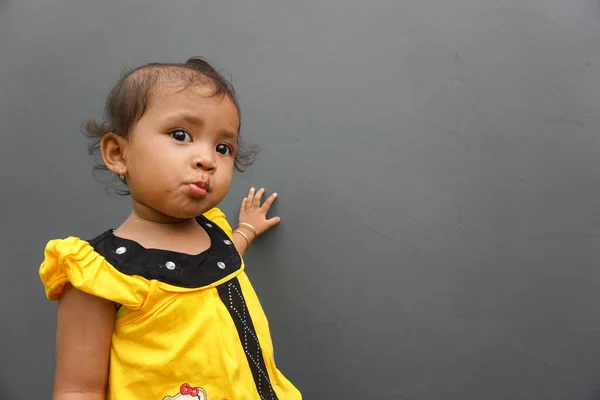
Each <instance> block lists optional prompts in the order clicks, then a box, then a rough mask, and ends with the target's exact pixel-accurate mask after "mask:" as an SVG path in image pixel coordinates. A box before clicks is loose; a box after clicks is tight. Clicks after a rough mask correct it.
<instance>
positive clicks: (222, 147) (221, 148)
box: [217, 144, 231, 156]
mask: <svg viewBox="0 0 600 400" xmlns="http://www.w3.org/2000/svg"><path fill="white" fill-rule="evenodd" d="M217 152H218V153H221V154H223V155H226V156H228V155H230V154H231V147H230V146H228V145H226V144H219V145H217Z"/></svg>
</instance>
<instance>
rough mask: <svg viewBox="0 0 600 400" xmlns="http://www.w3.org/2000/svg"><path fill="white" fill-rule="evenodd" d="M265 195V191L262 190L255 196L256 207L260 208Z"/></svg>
mask: <svg viewBox="0 0 600 400" xmlns="http://www.w3.org/2000/svg"><path fill="white" fill-rule="evenodd" d="M264 193H265V189H260V190H259V191H258V192H256V196H254V207H256V208H259V207H260V199H262V196H263V194H264Z"/></svg>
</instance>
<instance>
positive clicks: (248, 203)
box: [246, 188, 254, 208]
mask: <svg viewBox="0 0 600 400" xmlns="http://www.w3.org/2000/svg"><path fill="white" fill-rule="evenodd" d="M253 202H254V188H250V191H249V192H248V202H247V203H246V205H247V207H248V208H250V207H251V206H252V203H253Z"/></svg>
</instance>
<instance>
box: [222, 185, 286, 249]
mask: <svg viewBox="0 0 600 400" xmlns="http://www.w3.org/2000/svg"><path fill="white" fill-rule="evenodd" d="M263 194H265V189H260V190H259V191H258V192H256V191H255V190H254V188H252V189H250V191H249V192H248V197H244V200H242V207H241V208H240V217H239V221H240V223H239V225H238V227H237V228H236V229H235V230H234V231H233V244H234V245H235V248H236V249H237V251H238V253H240V255H244V253H245V252H246V250H248V247H249V246H250V243H252V241H253V240H254V239H256V237H257V236H258V235H260V234H261V233H263V232H265V231H266V230H268V229H270V228H272V227H274V226H275V225H277V224H279V222H280V221H281V219H280V218H279V217H273V218H269V219H267V212H269V209H270V208H271V206H272V205H273V202H275V199H276V198H277V193H273V194H272V195H271V196H269V197H268V198H267V200H265V202H264V204H263V205H262V206H261V205H260V200H261V199H262V196H263Z"/></svg>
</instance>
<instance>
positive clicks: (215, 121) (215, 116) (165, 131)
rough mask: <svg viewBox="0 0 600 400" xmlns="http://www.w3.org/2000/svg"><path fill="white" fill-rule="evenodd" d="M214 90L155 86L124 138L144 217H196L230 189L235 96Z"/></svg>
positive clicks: (134, 195) (234, 145)
mask: <svg viewBox="0 0 600 400" xmlns="http://www.w3.org/2000/svg"><path fill="white" fill-rule="evenodd" d="M212 90H213V88H212V87H190V88H185V89H182V87H178V88H173V87H169V88H164V87H159V88H156V90H155V91H154V93H153V95H152V97H151V100H150V102H149V105H148V108H147V110H146V112H145V114H144V115H143V116H142V118H140V119H139V120H138V121H137V123H136V124H135V125H134V127H133V130H132V132H131V135H130V137H129V139H127V140H121V142H122V157H123V160H124V161H123V163H124V165H125V168H126V179H127V186H128V189H129V191H130V193H131V197H132V199H133V201H134V208H135V209H136V211H137V212H138V214H142V215H143V216H144V218H148V219H151V220H155V221H157V222H169V221H171V220H181V219H188V218H193V217H196V216H198V215H200V214H202V213H204V212H205V211H207V210H209V209H211V208H213V207H215V206H216V205H217V204H219V202H221V200H222V199H223V198H224V197H225V195H226V194H227V191H228V190H229V186H230V184H231V179H232V176H233V168H234V157H235V152H236V150H237V132H238V129H239V124H240V119H239V114H238V111H237V108H236V106H235V104H234V103H233V101H232V100H231V99H230V98H229V97H227V96H224V97H220V96H211V94H212ZM117 173H119V171H117Z"/></svg>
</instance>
